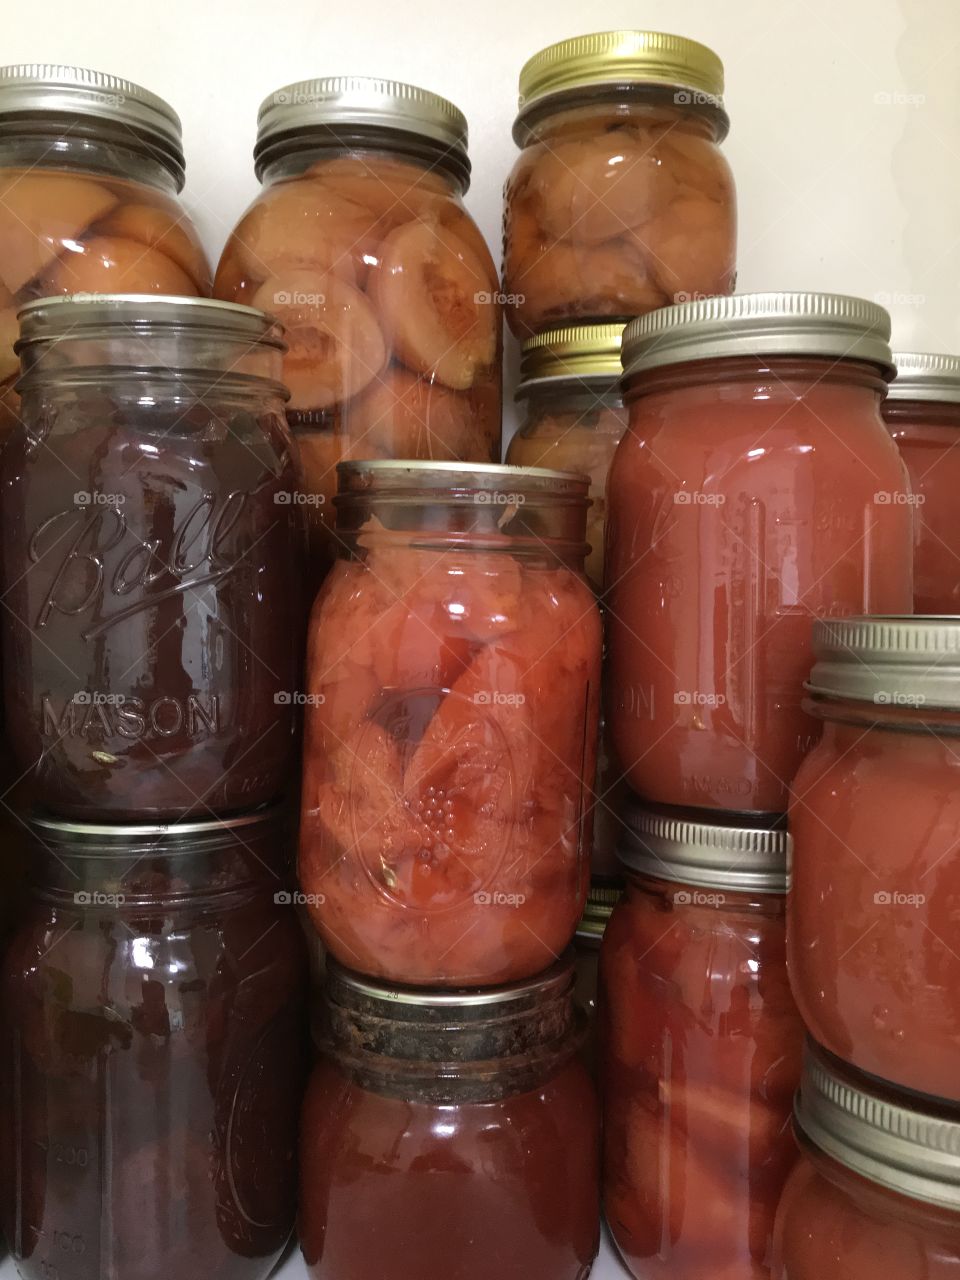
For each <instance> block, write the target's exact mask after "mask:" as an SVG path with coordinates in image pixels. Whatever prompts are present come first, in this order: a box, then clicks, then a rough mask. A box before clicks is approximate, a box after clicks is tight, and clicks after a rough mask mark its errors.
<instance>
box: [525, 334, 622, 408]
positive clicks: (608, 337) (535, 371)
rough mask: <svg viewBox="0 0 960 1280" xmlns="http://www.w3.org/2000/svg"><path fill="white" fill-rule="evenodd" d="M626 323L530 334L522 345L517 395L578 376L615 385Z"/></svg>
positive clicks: (580, 380)
mask: <svg viewBox="0 0 960 1280" xmlns="http://www.w3.org/2000/svg"><path fill="white" fill-rule="evenodd" d="M625 328H626V325H625V324H622V323H621V324H580V325H567V326H564V327H563V328H560V329H547V330H545V331H544V332H543V333H538V334H536V335H535V336H534V337H532V338H528V339H527V340H526V341H525V342H524V344H523V346H522V347H521V349H520V351H521V358H520V382H519V384H518V386H517V390H516V398H517V399H519V398H520V397H521V396H524V395H527V394H528V393H529V391H530V389H531V387H533V386H535V385H539V384H540V383H542V382H557V381H561V380H564V379H568V378H575V379H576V380H577V381H578V382H587V383H589V384H591V385H593V386H596V384H597V383H609V384H611V385H616V383H618V382H619V380H620V374H621V363H620V342H621V339H622V337H623V331H624V329H625Z"/></svg>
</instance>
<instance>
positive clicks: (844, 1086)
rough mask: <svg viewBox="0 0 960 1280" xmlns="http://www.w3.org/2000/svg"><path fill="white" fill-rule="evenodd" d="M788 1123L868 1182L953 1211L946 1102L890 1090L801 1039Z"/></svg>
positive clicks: (955, 1148)
mask: <svg viewBox="0 0 960 1280" xmlns="http://www.w3.org/2000/svg"><path fill="white" fill-rule="evenodd" d="M794 1117H795V1121H796V1124H797V1128H798V1130H799V1131H800V1133H801V1134H802V1135H803V1136H804V1137H805V1138H806V1139H807V1140H808V1141H809V1142H811V1143H812V1144H813V1145H814V1146H815V1147H818V1148H819V1149H820V1150H821V1151H824V1152H825V1153H826V1154H827V1155H828V1156H830V1157H832V1158H833V1159H834V1160H836V1161H838V1162H839V1163H840V1164H842V1165H845V1166H846V1167H847V1168H848V1169H852V1170H853V1171H854V1173H857V1174H859V1175H860V1176H861V1177H863V1178H866V1179H868V1180H869V1181H870V1182H874V1183H877V1184H879V1185H880V1186H883V1187H886V1188H887V1189H888V1190H890V1191H894V1192H897V1193H899V1194H901V1195H906V1196H909V1197H911V1198H912V1199H915V1200H921V1201H925V1202H928V1203H931V1204H937V1205H941V1206H943V1207H946V1208H950V1209H960V1111H958V1110H957V1108H956V1107H955V1106H953V1105H951V1104H950V1103H949V1102H948V1101H947V1100H943V1101H941V1100H938V1099H936V1098H927V1097H924V1096H922V1095H920V1094H904V1092H903V1091H902V1090H895V1089H894V1088H893V1087H892V1086H890V1085H887V1084H886V1083H885V1082H884V1081H881V1080H879V1079H876V1078H874V1077H872V1076H869V1075H866V1074H864V1073H862V1072H860V1071H858V1070H856V1069H855V1068H853V1067H850V1066H848V1065H847V1064H846V1063H844V1062H842V1061H841V1060H840V1059H839V1058H837V1057H835V1056H834V1055H833V1054H831V1053H829V1052H828V1051H827V1050H826V1049H825V1048H823V1047H822V1046H821V1045H819V1044H817V1043H816V1042H815V1041H814V1040H813V1039H812V1038H811V1037H809V1036H808V1037H807V1042H806V1047H805V1050H804V1063H803V1075H802V1078H801V1082H800V1088H799V1091H798V1093H797V1095H796V1100H795V1103H794Z"/></svg>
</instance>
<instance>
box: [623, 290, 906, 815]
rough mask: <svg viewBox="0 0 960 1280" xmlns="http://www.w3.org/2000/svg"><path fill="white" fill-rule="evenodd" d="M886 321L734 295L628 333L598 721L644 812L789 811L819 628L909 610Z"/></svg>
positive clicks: (817, 300) (658, 315)
mask: <svg viewBox="0 0 960 1280" xmlns="http://www.w3.org/2000/svg"><path fill="white" fill-rule="evenodd" d="M889 335H890V318H889V316H888V315H887V313H886V312H885V311H884V310H883V309H882V308H880V307H877V306H875V305H874V304H873V303H871V302H865V301H862V300H861V299H858V298H846V297H841V296H838V295H835V294H821V293H759V294H740V295H737V296H735V297H732V298H714V299H708V300H707V301H703V302H688V303H684V304H682V305H681V306H675V307H666V308H664V309H663V310H661V311H656V312H654V313H652V314H651V315H649V316H645V317H642V318H641V319H639V320H637V321H635V322H634V323H633V324H632V325H631V326H629V327H628V328H627V330H626V332H625V335H624V370H625V381H626V398H627V402H628V404H629V407H630V425H629V429H628V431H627V434H626V435H625V436H624V438H623V440H622V442H621V444H620V448H619V449H618V451H617V454H616V457H615V458H614V461H613V466H612V468H611V471H610V480H609V484H608V486H607V503H608V513H607V557H606V566H607V567H606V572H607V579H608V582H609V584H610V585H609V589H608V591H607V594H606V603H607V605H608V606H609V617H608V626H607V645H608V650H609V665H608V683H607V715H608V720H609V723H610V726H611V729H612V733H613V741H614V746H615V748H616V750H617V753H618V755H619V757H620V760H621V762H622V764H623V767H624V769H625V771H626V774H627V778H628V780H629V782H630V784H631V786H632V787H633V788H634V790H635V791H637V792H638V793H639V794H640V795H642V796H644V797H645V798H647V799H648V800H651V801H654V802H656V803H658V804H670V805H678V806H682V807H704V808H710V809H724V810H739V811H746V812H760V813H772V814H779V813H783V812H784V811H785V809H786V807H787V798H788V789H789V785H790V781H791V779H792V778H793V775H794V774H795V773H796V770H797V768H798V767H799V765H800V762H801V760H802V759H803V757H804V755H805V754H806V752H807V750H808V749H809V747H810V746H811V745H813V743H814V742H815V741H816V739H817V737H818V736H819V730H820V726H819V723H818V721H817V720H816V719H815V718H813V717H812V716H810V715H809V714H808V712H807V711H805V710H804V708H803V706H802V700H803V681H804V680H805V679H806V677H807V675H808V673H809V670H810V654H811V633H812V629H813V623H814V620H815V619H816V618H819V617H823V616H831V615H832V616H844V615H849V614H859V613H864V612H867V613H905V612H909V611H910V609H911V607H912V602H913V519H912V517H913V508H912V506H911V505H910V503H909V500H908V499H909V492H910V491H909V487H908V482H907V476H906V471H905V468H904V465H903V462H902V461H901V459H900V457H899V455H898V453H897V449H896V447H895V446H894V444H893V442H892V440H891V439H890V435H889V433H888V432H887V430H886V428H885V426H884V424H883V420H882V418H881V416H880V401H881V398H882V396H883V394H884V390H885V385H886V383H885V379H886V378H888V377H889V376H890V374H891V372H892V367H891V354H890V348H889V346H888V338H889Z"/></svg>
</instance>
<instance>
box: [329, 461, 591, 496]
mask: <svg viewBox="0 0 960 1280" xmlns="http://www.w3.org/2000/svg"><path fill="white" fill-rule="evenodd" d="M337 476H338V480H339V486H340V492H339V494H338V496H337V499H335V501H340V500H342V499H349V498H350V497H351V496H352V495H353V494H355V493H369V492H370V490H372V489H374V488H375V489H376V490H377V492H378V493H379V492H382V493H393V492H396V493H401V492H403V491H404V490H409V489H423V488H435V489H443V490H445V491H447V492H449V491H451V490H457V489H462V490H464V491H466V492H469V493H475V492H482V493H489V494H511V493H513V494H522V495H524V496H525V497H526V496H530V495H531V494H534V493H542V494H551V495H554V496H556V497H568V498H572V499H574V500H579V501H582V502H583V503H584V504H587V503H588V501H589V500H588V497H587V494H588V492H589V489H590V477H589V476H585V475H579V474H577V473H576V472H573V471H551V470H548V469H547V468H546V467H508V466H505V465H503V464H502V463H497V462H485V463H464V462H433V461H430V460H426V459H425V460H422V461H413V462H409V461H393V460H392V459H389V458H377V459H370V460H351V461H348V462H338V463H337Z"/></svg>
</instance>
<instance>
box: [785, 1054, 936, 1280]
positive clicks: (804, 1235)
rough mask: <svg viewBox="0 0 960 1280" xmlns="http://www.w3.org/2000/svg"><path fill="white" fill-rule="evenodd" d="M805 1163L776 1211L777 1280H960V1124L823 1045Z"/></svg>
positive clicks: (809, 1057)
mask: <svg viewBox="0 0 960 1280" xmlns="http://www.w3.org/2000/svg"><path fill="white" fill-rule="evenodd" d="M796 1111H797V1115H796V1128H797V1134H798V1136H799V1138H800V1144H801V1148H802V1152H803V1154H802V1157H801V1159H800V1161H799V1163H798V1164H797V1166H796V1168H795V1169H794V1171H793V1173H792V1174H791V1176H790V1179H789V1181H788V1182H787V1186H786V1189H785V1191H784V1193H783V1198H782V1200H781V1202H780V1208H779V1210H778V1213H777V1228H776V1236H775V1239H774V1263H773V1271H772V1280H825V1278H826V1277H827V1276H829V1277H831V1280H833V1278H836V1280H840V1278H841V1277H842V1280H875V1277H877V1276H883V1275H889V1276H896V1278H897V1280H957V1277H958V1276H960V1173H958V1171H960V1117H958V1114H957V1111H956V1109H955V1108H954V1107H949V1108H948V1107H944V1106H942V1105H937V1104H936V1103H935V1102H933V1101H931V1100H929V1099H924V1098H918V1097H916V1096H914V1097H909V1096H904V1095H903V1094H897V1093H894V1092H893V1091H892V1090H890V1089H887V1088H885V1087H884V1086H883V1085H882V1084H881V1083H880V1082H879V1081H877V1080H871V1079H870V1078H869V1077H864V1076H861V1075H859V1074H858V1073H857V1072H854V1071H851V1070H850V1068H849V1067H848V1066H846V1065H845V1064H844V1063H842V1062H840V1061H839V1060H838V1059H837V1058H834V1057H833V1056H832V1055H831V1054H829V1053H827V1052H826V1051H825V1050H823V1049H821V1048H820V1047H818V1046H816V1045H814V1044H813V1042H812V1041H811V1042H810V1043H809V1044H808V1046H807V1052H806V1060H805V1063H804V1072H803V1082H802V1084H801V1087H800V1092H799V1094H798V1096H797V1108H796Z"/></svg>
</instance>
